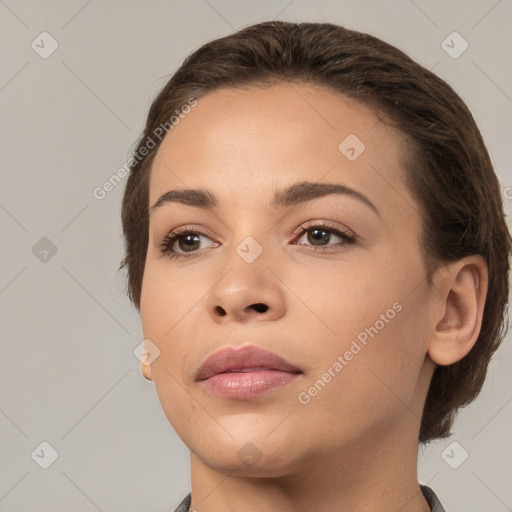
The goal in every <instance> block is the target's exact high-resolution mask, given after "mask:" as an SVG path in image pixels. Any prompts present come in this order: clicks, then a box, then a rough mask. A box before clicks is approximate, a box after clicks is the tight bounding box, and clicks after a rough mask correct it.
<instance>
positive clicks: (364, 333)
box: [140, 84, 433, 476]
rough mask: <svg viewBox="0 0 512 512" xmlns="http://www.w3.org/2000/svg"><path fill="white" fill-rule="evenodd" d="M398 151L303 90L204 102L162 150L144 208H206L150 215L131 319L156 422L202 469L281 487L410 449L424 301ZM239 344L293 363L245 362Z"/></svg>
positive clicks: (362, 121) (360, 113)
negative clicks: (368, 454)
mask: <svg viewBox="0 0 512 512" xmlns="http://www.w3.org/2000/svg"><path fill="white" fill-rule="evenodd" d="M405 147H406V146H405V145H403V142H402V138H401V136H400V134H399V133H398V132H397V131H395V130H394V129H392V128H390V127H389V126H386V124H384V123H383V122H382V121H381V120H380V119H379V118H378V117H377V115H376V114H375V113H373V112H372V110H370V109H368V108H366V107H364V106H361V105H360V104H357V103H355V102H353V101H351V100H349V99H347V98H345V97H343V96H341V95H339V94H336V93H333V92H331V91H329V90H327V89H324V88H321V87H316V86H311V85H307V86H306V85H293V86H292V85H289V84H280V85H275V86H271V87H267V88H250V89H244V90H241V89H240V90H235V89H231V88H224V89H220V90H217V91H214V92H211V93H209V94H207V95H206V96H204V97H202V98H200V99H199V100H198V103H197V106H195V107H194V108H192V109H191V110H190V113H188V114H187V115H186V116H184V117H183V118H181V119H180V122H179V124H177V125H176V126H175V127H174V128H173V129H172V130H171V131H170V132H169V133H168V134H167V135H166V137H165V139H164V140H163V142H162V145H161V147H160V148H159V150H158V153H157V155H156V157H155V161H154V164H153V168H152V174H151V180H150V205H151V207H152V206H154V205H155V204H156V203H157V201H159V199H160V198H162V196H163V195H164V194H166V193H168V192H169V191H171V190H183V189H196V190H201V191H203V192H204V193H206V194H207V198H210V199H212V198H213V203H212V204H209V205H207V206H206V207H201V206H200V205H199V204H198V201H197V199H198V198H199V197H200V196H199V194H195V195H194V196H193V199H194V200H192V201H191V200H190V199H189V200H186V201H185V200H184V201H185V202H186V203H188V204H185V203H184V202H179V201H173V200H171V199H172V197H171V196H170V195H169V194H168V195H167V198H162V199H161V200H160V201H159V205H158V206H157V207H156V208H152V209H151V214H150V224H149V244H148V250H147V259H146V266H145V272H144V279H143V285H142V296H141V310H140V311H141V319H142V325H143V332H144V337H145V338H148V339H150V340H151V341H152V342H153V343H154V344H155V345H156V346H157V347H158V349H159V350H160V355H159V356H158V357H157V358H156V359H155V360H154V362H153V363H152V365H151V377H152V379H153V380H154V383H155V386H156V390H157V392H158V397H159V400H160V403H161V405H162V407H163V410H164V412H165V414H166V415H167V418H168V419H169V421H170V423H171V424H172V426H173V427H174V429H175V430H176V432H177V433H178V435H179V436H180V437H181V438H182V440H183V441H184V442H185V444H186V445H187V446H188V447H189V448H190V450H191V451H192V452H193V453H194V454H195V456H197V457H198V458H199V459H200V460H201V461H203V462H204V463H205V464H207V465H208V466H210V467H212V468H217V469H221V470H229V471H233V472H234V473H235V474H240V475H243V474H251V475H257V474H261V475H265V476H268V473H266V471H267V470H270V471H271V474H272V475H273V476H278V475H284V474H287V473H291V472H294V471H298V470H300V469H301V468H306V467H311V464H312V463H314V462H315V461H316V460H320V459H321V458H325V457H326V456H329V457H331V456H332V457H340V456H341V457H343V456H345V455H346V454H348V453H349V452H350V450H349V447H350V449H356V450H361V449H368V450H372V449H376V447H377V446H379V445H382V443H383V440H384V439H388V440H389V439H398V438H399V436H402V439H403V435H404V434H407V433H408V434H409V435H410V437H411V438H414V439H415V440H416V439H417V437H416V436H417V432H416V430H415V429H417V426H418V424H419V418H420V416H421V410H422V406H423V402H424V398H425V393H426V390H427V387H428V383H429V380H430V377H431V374H432V364H431V362H430V360H429V359H427V358H426V356H425V354H426V351H427V345H428V341H429V339H428V333H429V332H430V331H429V329H430V326H431V323H432V316H433V315H432V314H431V311H432V309H433V308H432V304H433V302H432V293H433V292H432V289H431V288H430V287H429V286H428V285H427V282H426V279H425V269H424V266H423V260H422V257H421V252H420V245H419V243H420V242H419V236H420V225H421V220H420V212H419V206H418V205H417V203H416V201H415V200H414V199H413V198H412V196H411V194H410V192H409V190H408V189H407V187H406V186H405V184H404V176H403V172H404V168H403V165H402V162H403V157H404V156H405V153H404V152H405V149H404V148H405ZM305 182H308V183H309V184H310V186H309V187H299V184H303V183H305ZM326 184H329V185H335V186H339V187H338V189H337V191H338V193H335V192H334V191H333V189H330V190H329V192H330V193H328V194H327V195H325V194H323V192H325V191H326V187H325V185H326ZM322 186H323V188H318V189H317V187H322ZM288 188H291V190H290V192H289V193H285V192H284V191H285V190H286V189H288ZM176 197H177V196H176V195H175V196H174V198H176ZM165 199H167V201H166V200H165ZM182 228H185V229H182ZM178 229H181V231H182V234H181V236H180V237H179V238H177V239H174V240H171V242H170V243H168V244H167V252H166V253H163V252H162V245H163V244H164V241H165V238H166V237H167V236H168V235H169V234H170V233H171V232H173V231H175V230H178ZM184 232H185V234H183V233H184ZM164 245H165V244H164ZM171 256H175V257H171ZM249 346H252V347H253V348H254V347H257V348H260V349H262V350H265V351H270V352H272V353H274V354H275V355H277V356H279V357H280V358H282V359H283V360H285V361H286V362H287V363H288V365H289V366H287V367H280V370H279V368H278V364H277V363H276V361H275V358H273V357H272V356H271V357H269V358H265V357H264V358H263V359H261V358H260V359H258V358H257V357H256V358H254V359H244V358H243V357H242V356H241V354H242V352H238V350H239V349H241V348H244V347H245V348H246V349H247V347H249ZM229 347H231V348H232V349H233V350H234V351H236V352H233V354H232V356H233V357H232V358H231V359H230V358H226V357H225V358H222V357H221V359H220V362H219V361H217V363H215V364H213V365H212V367H211V368H210V372H209V373H207V372H203V371H200V367H201V366H202V365H203V363H205V361H206V359H207V358H208V357H209V356H211V355H213V354H214V353H216V352H217V351H219V350H222V349H226V348H229ZM251 354H252V355H253V356H254V354H255V352H250V351H248V350H246V351H243V354H242V355H245V356H247V357H249V356H250V355H251ZM223 365H224V366H223ZM235 370H238V371H235ZM219 372H220V373H219ZM209 375H210V378H205V377H207V376H209ZM201 378H202V379H203V380H200V379H201Z"/></svg>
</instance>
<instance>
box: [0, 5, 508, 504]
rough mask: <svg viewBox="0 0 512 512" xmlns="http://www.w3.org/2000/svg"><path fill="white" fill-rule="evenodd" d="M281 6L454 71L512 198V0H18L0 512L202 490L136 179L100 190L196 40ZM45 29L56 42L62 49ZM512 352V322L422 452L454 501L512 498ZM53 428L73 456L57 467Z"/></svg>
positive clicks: (7, 104) (6, 119)
mask: <svg viewBox="0 0 512 512" xmlns="http://www.w3.org/2000/svg"><path fill="white" fill-rule="evenodd" d="M270 19H280V20H288V21H329V22H334V23H339V24H342V25H346V26H347V27H348V28H353V29H357V30H362V31H365V32H369V33H372V34H374V35H376V36H378V37H381V38H382V39H384V40H386V41H388V42H390V43H392V44H394V45H396V46H398V47H399V48H401V49H402V50H404V51H405V52H406V53H408V54H409V55H410V56H411V57H412V58H414V59H415V60H417V61H418V62H420V63H421V64H422V65H424V66H425V67H427V68H429V69H432V70H434V72H435V73H437V74H438V75H439V76H441V77H442V78H443V79H445V80H446V81H448V83H450V84H451V85H452V86H453V87H454V88H455V90H457V91H458V93H459V94H460V95H461V96H462V98H463V99H464V100H465V101H466V102H467V104H468V105H469V107H470V109H471V110H472V112H473V114H474V116H475V118H476V120H477V122H478V123H479V126H480V128H481V131H482V133H483V136H484V138H485V141H486V143H487V145H488V149H489V151H490V153H491V155H492V158H493V161H494V164H495V167H496V171H497V173H498V174H499V176H500V180H501V183H502V187H503V195H504V198H505V206H506V209H507V211H508V212H510V210H511V207H512V174H511V171H510V164H511V157H512V152H511V144H510V142H511V141H510V134H511V119H512V99H511V98H512V74H511V66H510V62H511V61H510V51H511V42H512V37H511V31H510V26H511V21H512V2H511V0H501V1H497V0H477V1H471V2H468V1H462V0H459V1H450V2H445V1H442V0H435V1H433V0H431V1H427V0H414V1H407V0H394V1H385V2H383V1H378V0H375V1H361V0H347V1H343V2H340V1H338V2H336V1H334V0H333V1H328V0H324V1H315V2H307V1H303V0H294V1H290V0H282V1H272V2H271V1H268V0H265V1H259V2H250V1H243V2H236V1H233V0H191V1H155V0H153V1H148V2H142V1H138V2H137V1H120V0H111V1H106V0H104V1H100V0H89V1H86V0H73V1H46V2H39V1H36V0H31V1H29V0H26V1H22V0H20V1H16V0H0V56H1V67H0V119H1V125H2V137H1V140H0V148H1V157H2V160H1V173H0V225H1V230H2V231H1V233H2V235H1V240H2V256H1V258H2V260H1V267H0V314H1V338H0V339H1V353H2V357H1V358H0V379H1V381H0V468H1V470H0V512H1V511H4V512H6V511H8V512H19V511H28V510H31V511H33V510H37V511H40V512H43V511H71V510H73V511H75V512H81V511H84V512H94V511H97V510H101V511H105V512H106V511H125V512H129V511H141V510H145V511H155V512H157V511H164V510H167V511H170V510H173V508H174V506H175V505H176V504H177V503H178V502H179V501H180V500H181V498H182V497H183V496H184V495H185V494H186V493H187V492H188V490H189V486H190V482H189V469H190V467H189V461H188V451H187V449H186V448H185V447H184V446H183V445H182V443H181V441H180V440H179V438H178V437H177V435H176V434H175V433H174V431H173V430H172V428H171V427H170V425H169V424H168V422H167V419H166V418H165V416H164V414H163V412H162V411H161V408H160V404H159V403H158V399H157V395H156V392H155V390H154V386H153V384H152V383H150V382H146V381H145V380H144V379H143V378H142V376H141V375H140V372H139V361H138V360H137V359H136V358H135V356H134V355H133V350H134V348H135V347H136V346H137V345H138V344H139V343H140V342H141V340H142V331H141V326H140V321H139V317H138V314H137V312H136V310H135V309H134V308H132V306H131V305H130V303H129V302H128V299H127V298H126V297H125V296H124V295H123V287H124V276H123V274H122V273H120V272H117V267H118V264H119V261H120V260H121V258H122V255H123V253H122V239H121V224H120V215H119V211H120V200H121V195H122V187H123V186H124V182H122V183H121V184H120V185H118V186H117V187H116V188H115V189H114V190H113V191H111V192H110V193H109V194H107V196H106V197H105V198H104V199H103V200H101V201H100V200H97V199H95V198H94V197H93V194H92V191H93V189H94V188H95V187H98V186H101V185H102V184H103V183H104V182H105V181H106V180H107V179H108V178H109V177H110V176H112V174H114V173H115V172H116V170H117V169H118V168H119V167H121V166H122V165H123V163H124V162H125V161H126V159H127V158H128V157H129V155H130V152H131V151H132V150H133V149H134V143H135V141H136V140H137V138H138V136H139V134H140V132H141V130H142V128H143V124H144V121H145V116H146V114H147V109H148V107H149V105H150V102H151V100H152V99H153V98H154V96H155V95H156V93H157V92H158V91H159V89H160V88H161V87H162V86H163V84H164V83H165V81H166V79H167V78H168V77H169V75H170V74H172V73H173V72H174V71H175V70H176V68H177V66H178V65H179V64H180V63H181V62H182V60H183V59H184V58H185V56H186V55H187V54H188V53H190V52H191V51H192V50H194V49H196V48H197V47H198V46H200V45H201V44H203V43H204V42H206V41H208V40H210V39H213V38H217V37H220V36H223V35H226V34H228V33H231V32H233V31H234V30H237V29H239V28H242V27H244V26H246V25H249V24H252V23H256V22H259V21H264V20H270ZM43 31H46V32H48V33H49V34H51V37H52V38H54V39H55V40H56V41H57V43H58V48H57V50H56V51H55V52H54V53H53V54H51V55H50V56H48V57H47V58H42V57H41V56H40V53H41V52H43V51H48V50H49V49H51V40H50V39H48V36H39V35H40V34H41V32H43ZM453 31H457V32H458V33H459V34H460V35H461V36H462V37H463V38H464V40H466V41H467V42H468V44H469V47H468V49H467V50H466V51H465V52H464V53H462V54H461V55H460V56H459V57H458V58H453V57H452V56H450V55H448V54H447V53H446V51H445V49H443V47H442V45H441V43H442V42H443V40H445V39H446V37H447V36H448V35H449V34H451V33H452V32H453ZM41 39H43V42H41ZM33 41H35V42H34V44H37V45H39V46H36V48H37V50H38V51H36V50H35V49H33V48H32V47H31V43H32V42H33ZM448 41H449V44H450V45H451V46H453V47H454V49H452V52H453V51H457V50H460V49H461V46H460V45H461V44H462V42H461V40H460V39H456V40H454V42H453V43H450V39H449V40H448ZM44 237H46V238H45V239H43V240H42V241H41V239H42V238H44ZM47 239H49V240H50V241H51V242H49V241H48V240H47ZM55 249H56V250H57V252H56V253H55V254H53V252H55ZM45 250H46V251H48V252H46V253H45V252H44V251H45ZM511 360H512V347H511V336H510V334H509V335H508V336H507V338H506V340H505V342H504V344H503V346H502V347H501V348H500V350H499V352H498V353H497V355H496V358H495V359H494V360H493V363H492V365H491V367H490V371H489V376H488V380H487V382H486V384H485V388H484V390H483V392H482V394H481V396H480V398H479V399H478V400H477V402H475V403H474V404H472V405H471V406H469V407H467V408H466V409H465V410H463V411H462V412H461V414H460V417H459V421H458V422H457V425H456V434H455V435H454V436H453V438H452V439H448V440H444V441H440V442H436V443H433V444H432V445H430V446H429V447H428V448H426V449H423V450H421V451H420V462H419V475H420V481H421V482H423V483H428V484H429V485H431V486H432V487H433V488H434V489H435V490H436V492H437V493H438V495H439V497H440V498H441V501H442V502H443V503H444V505H445V506H446V507H447V509H448V510H450V511H461V510H464V511H466V512H470V511H482V510H485V511H486V512H488V511H492V512H501V511H506V510H512V487H511V485H510V483H511V476H512V456H511V451H512V429H511V428H510V426H511V419H512V403H511V401H512V386H511V385H510V384H511V377H510V373H511V372H510V365H511ZM43 441H46V442H48V443H49V444H50V445H51V446H52V447H53V449H54V450H56V452H57V453H58V458H57V459H56V460H55V462H54V463H53V464H52V465H51V466H50V467H48V468H47V469H43V468H42V467H40V466H39V464H38V463H36V461H41V460H43V459H44V458H45V457H46V460H47V461H48V460H49V458H50V457H51V450H50V449H49V448H48V447H46V448H45V447H44V446H43V447H39V445H40V443H41V442H43ZM454 441H455V442H457V443H458V444H457V445H452V446H450V444H451V443H452V442H454ZM34 450H35V452H34ZM465 452H467V453H468V454H469V457H468V459H467V460H465V461H464V462H463V463H462V464H460V466H459V467H458V468H457V469H454V468H452V467H451V466H450V465H449V464H448V462H447V461H449V462H450V463H451V464H452V465H456V464H458V463H460V461H461V460H462V459H463V457H464V456H465ZM32 453H35V454H36V455H33V456H32V455H31V454H32ZM443 453H444V455H443ZM37 454H39V458H38V457H37ZM447 454H448V456H447Z"/></svg>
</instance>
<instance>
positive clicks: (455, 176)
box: [120, 21, 511, 443]
mask: <svg viewBox="0 0 512 512" xmlns="http://www.w3.org/2000/svg"><path fill="white" fill-rule="evenodd" d="M278 82H290V83H291V82H298V83H300V82H302V83H312V84H315V85H321V86H325V87H327V88H329V89H331V90H334V91H336V92H338V93H341V94H343V95H345V96H348V97H350V98H353V99H355V100H358V101H360V102H361V103H363V104H366V105H369V106H370V107H373V108H374V109H375V110H376V111H378V112H380V113H382V114H384V116H385V117H386V118H387V119H389V120H391V122H393V123H394V124H395V125H396V126H397V128H398V129H399V130H401V132H402V133H403V134H404V135H405V136H406V137H407V140H408V142H409V143H410V148H411V149H410V151H409V153H410V154H409V155H408V163H407V165H406V166H405V167H406V169H405V171H406V173H405V176H406V180H407V183H408V185H409V188H410V189H411V192H412V194H413V195H414V197H415V198H416V200H417V201H418V203H419V205H420V208H421V212H422V218H423V226H422V227H423V232H422V246H423V250H424V259H425V262H426V266H427V269H430V270H429V272H428V273H427V276H428V282H429V283H431V280H430V276H431V272H432V271H434V270H435V269H436V268H438V266H439V265H440V264H442V263H447V262H450V261H455V260H458V259H460V258H463V257H464V256H468V255H472V254H480V255H482V256H483V257H484V259H485V261H486V263H487V265H488V269H489V283H488V293H487V299H486V303H485V309H484V315H483V321H482V326H481V331H480V334H479V336H478V339H477V341H476V343H475V345H474V347H473V348H472V349H471V351H470V352H469V353H468V354H467V355H466V356H465V357H464V358H462V359H461V360H460V361H458V362H456V363H454V364H451V365H449V366H438V367H437V368H436V370H435V372H434V375H433V377H432V381H431V383H430V388H429V391H428V395H427V399H426V402H425V406H424V411H423V416H422V419H421V427H420V434H419V441H420V442H421V443H426V442H428V441H430V440H432V439H436V438H443V437H448V436H449V435H451V431H450V430H451V428H452V426H453V421H454V418H455V414H456V412H457V409H458V408H460V407H463V406H465V405H467V404H468V403H470V402H472V401H473V400H474V399H475V398H476V397H477V395H478V393H479V392H480V390H481V388H482V385H483V382H484V380H485V376H486V373H487V367H488V364H489V361H490V358H491V356H492V355H493V354H494V352H495V351H496V349H497V348H498V346H499V344H500V343H501V340H502V339H503V337H504V335H505V330H506V329H505V324H506V321H505V318H506V308H507V302H508V290H509V276H508V273H509V257H510V252H511V237H510V233H509V231H508V228H507V225H506V222H505V215H504V213H503V202H502V198H501V191H500V185H499V181H498V179H497V177H496V174H495V173H494V170H493V166H492V163H491V160H490V158H489V155H488V152H487V150H486V147H485V144H484V141H483V139H482V136H481V134H480V132H479V130H478V127H477V125H476V123H475V121H474V119H473V117H472V115H471V113H470V111H469V109H468V108H467V106H466V105H465V104H464V102H463V101H462V99H461V98H460V97H459V96H458V95H457V94H456V93H455V92H454V91H453V89H452V88H451V87H450V86H449V85H448V84H446V83H445V82H444V81H443V80H441V79H440V78H439V77H437V76H436V75H434V74H433V73H432V72H430V71H428V70H427V69H425V68H423V67H422V66H420V65H419V64H417V63H416V62H414V61H413V60H412V59H410V58H409V57H408V56H407V55H405V54H404V53H403V52H401V51H400V50H398V49H397V48H395V47H393V46H391V45H389V44H387V43H385V42H384V41H381V40H380V39H378V38H376V37H374V36H371V35H369V34H365V33H361V32H356V31H353V30H348V29H346V28H344V27H341V26H337V25H334V24H328V23H321V24H320V23H289V22H281V21H272V22H264V23H259V24H256V25H252V26H249V27H247V28H245V29H242V30H240V31H238V32H236V33H234V34H232V35H229V36H226V37H223V38H220V39H217V40H214V41H211V42H209V43H207V44H205V45H203V46H202V47H201V48H199V49H198V50H196V51H195V52H193V53H192V54H191V55H189V56H188V57H187V58H186V59H185V61H184V62H183V64H182V65H181V67H180V68H179V69H178V70H177V72H176V73H175V74H174V75H173V76H172V78H171V79H170V80H169V81H168V82H167V84H166V85H165V87H164V88H163V90H162V91H161V92H160V93H159V95H158V96H157V98H156V99H155V100H154V102H153V104H152V105H151V108H150V110H149V114H148V118H147V123H146V127H145V129H144V132H143V134H142V136H141V138H140V140H139V142H138V146H137V149H136V151H135V152H136V153H138V152H139V150H140V148H141V147H142V146H143V145H144V144H146V141H147V140H148V137H151V136H152V134H154V133H155V130H157V129H158V127H159V126H161V125H162V124H163V123H166V122H168V121H169V119H170V118H171V116H172V115H173V114H174V112H175V111H176V110H177V109H180V107H182V106H183V105H185V104H186V103H187V101H188V100H189V99H190V98H191V97H194V98H200V97H201V96H202V95H204V94H206V93H207V92H210V91H213V90H215V89H217V88H219V87H242V86H245V85H255V86H266V85H271V84H274V83H278ZM153 138H154V137H153ZM159 144H160V142H158V144H156V147H154V148H153V150H152V151H150V152H149V154H147V156H145V157H144V158H141V159H138V160H137V161H135V160H133V161H132V164H131V166H130V175H129V177H128V181H127V184H126V188H125V192H124V197H123V204H122V224H123V232H124V237H125V248H126V254H125V258H124V259H123V261H122V262H121V266H120V269H121V268H123V267H125V266H126V267H127V270H128V285H127V292H128V296H129V297H130V299H131V300H132V302H133V303H134V305H135V306H136V307H137V309H139V310H140V294H141V286H142V277H143V273H144V265H145V257H146V251H147V244H148V226H149V219H148V213H149V175H150V172H151V165H152V162H153V159H154V155H155V154H156V151H157V149H158V147H159Z"/></svg>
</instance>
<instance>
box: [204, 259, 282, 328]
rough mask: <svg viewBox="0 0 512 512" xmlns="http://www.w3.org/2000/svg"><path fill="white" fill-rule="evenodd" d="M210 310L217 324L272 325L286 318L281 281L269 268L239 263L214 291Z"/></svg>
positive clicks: (209, 306) (216, 285)
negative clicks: (248, 323)
mask: <svg viewBox="0 0 512 512" xmlns="http://www.w3.org/2000/svg"><path fill="white" fill-rule="evenodd" d="M207 308H208V313H209V315H210V317H211V318H212V319H213V320H214V322H216V323H219V324H220V323H226V322H232V321H235V322H248V321H270V320H277V319H279V318H281V317H282V316H283V315H284V314H285V309H286V299H285V294H284V290H283V286H282V285H281V282H280V280H279V278H278V277H277V276H276V274H275V273H274V272H272V270H271V269H270V268H269V267H268V266H266V265H265V264H257V265H255V264H254V263H252V264H248V263H245V262H241V263H240V262H239V263H236V264H235V265H234V266H233V267H231V269H230V270H229V271H228V272H227V273H225V274H224V276H223V277H222V278H221V279H219V280H218V281H217V283H216V284H215V285H214V286H213V288H212V289H211V290H210V293H209V296H208V300H207Z"/></svg>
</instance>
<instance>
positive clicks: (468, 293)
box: [427, 254, 488, 366]
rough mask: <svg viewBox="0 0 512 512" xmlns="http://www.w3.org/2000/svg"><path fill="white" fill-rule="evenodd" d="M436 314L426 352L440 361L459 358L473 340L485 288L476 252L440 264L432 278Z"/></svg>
mask: <svg viewBox="0 0 512 512" xmlns="http://www.w3.org/2000/svg"><path fill="white" fill-rule="evenodd" d="M433 286H434V287H435V288H436V290H437V298H436V300H437V301H438V305H439V314H438V317H437V318H435V319H434V320H435V322H436V325H435V330H434V332H433V336H432V338H431V340H430V343H429V345H428V351H427V352H428V355H429V357H430V358H431V359H432V361H434V362H435V363H437V364H439V365H443V366H445V365H450V364H453V363H455V362H457V361H459V360H460V359H462V358H463V357H464V356H465V355H466V354H467V353H468V352H469V351H470V350H471V349H472V348H473V345H474V344H475V342H476V340H477V338H478V335H479V334H480V328H481V326H482V316H483V312H484V306H485V298H486V296H487V288H488V269H487V264H486V263H485V260H484V258H483V257H482V256H480V255H478V254H475V255H472V256H467V257H465V258H462V259H460V260H457V261H454V262H451V263H449V264H448V265H445V266H443V267H442V271H441V272H439V273H438V274H437V275H436V277H435V278H434V283H433Z"/></svg>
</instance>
